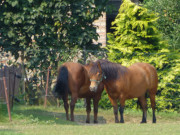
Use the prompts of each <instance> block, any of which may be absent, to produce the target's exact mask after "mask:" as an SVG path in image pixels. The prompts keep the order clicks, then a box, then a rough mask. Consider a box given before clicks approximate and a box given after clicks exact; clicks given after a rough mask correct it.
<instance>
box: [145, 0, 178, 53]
mask: <svg viewBox="0 0 180 135" xmlns="http://www.w3.org/2000/svg"><path fill="white" fill-rule="evenodd" d="M143 6H145V7H146V8H148V9H149V10H151V11H154V12H156V13H158V17H159V19H158V20H157V23H158V25H157V28H158V29H159V30H160V31H161V32H162V33H163V38H164V39H168V41H169V45H170V46H169V48H170V49H172V50H173V51H176V50H177V49H180V44H179V43H180V38H179V37H180V21H179V20H180V12H179V10H180V3H179V0H145V1H144V3H143Z"/></svg>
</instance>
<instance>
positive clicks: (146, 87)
mask: <svg viewBox="0 0 180 135" xmlns="http://www.w3.org/2000/svg"><path fill="white" fill-rule="evenodd" d="M89 76H90V79H91V85H90V87H92V88H97V86H98V84H99V83H100V82H103V84H104V85H105V90H106V92H107V93H108V96H109V99H110V101H111V103H112V106H113V109H114V115H115V122H116V123H118V122H119V120H118V105H117V100H119V101H120V109H119V112H120V122H121V123H124V118H123V112H124V106H125V101H126V100H127V99H132V98H138V101H139V103H140V105H141V108H142V110H143V116H142V122H141V123H146V116H147V101H146V97H145V94H146V93H147V92H148V93H149V96H150V101H151V107H152V110H153V119H152V121H153V123H156V117H155V95H156V92H157V86H158V76H157V72H156V69H155V68H154V67H153V66H152V65H150V64H147V63H135V64H133V65H132V66H130V67H128V68H127V67H124V66H121V65H120V64H116V63H112V62H109V61H107V60H98V61H96V62H94V63H91V64H90V72H89Z"/></svg>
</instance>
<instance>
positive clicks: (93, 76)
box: [89, 62, 105, 92]
mask: <svg viewBox="0 0 180 135" xmlns="http://www.w3.org/2000/svg"><path fill="white" fill-rule="evenodd" d="M89 66H90V67H89V78H90V82H91V83H90V87H89V88H90V91H95V92H96V91H97V89H98V86H99V84H100V83H101V82H102V80H103V79H104V78H105V76H104V74H103V71H102V68H101V64H100V62H95V63H91V64H90V65H89Z"/></svg>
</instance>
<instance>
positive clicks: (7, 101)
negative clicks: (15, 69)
mask: <svg viewBox="0 0 180 135" xmlns="http://www.w3.org/2000/svg"><path fill="white" fill-rule="evenodd" d="M3 72H4V75H3V82H4V92H5V96H6V104H7V109H8V115H9V120H10V121H11V120H12V119H11V110H10V106H9V98H8V92H7V87H6V78H5V70H4V68H3Z"/></svg>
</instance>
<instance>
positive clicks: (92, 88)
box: [89, 87, 97, 92]
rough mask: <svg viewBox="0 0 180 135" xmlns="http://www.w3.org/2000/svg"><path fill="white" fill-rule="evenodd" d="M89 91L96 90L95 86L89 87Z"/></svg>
mask: <svg viewBox="0 0 180 135" xmlns="http://www.w3.org/2000/svg"><path fill="white" fill-rule="evenodd" d="M89 89H90V91H92V92H96V91H97V87H89Z"/></svg>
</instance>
